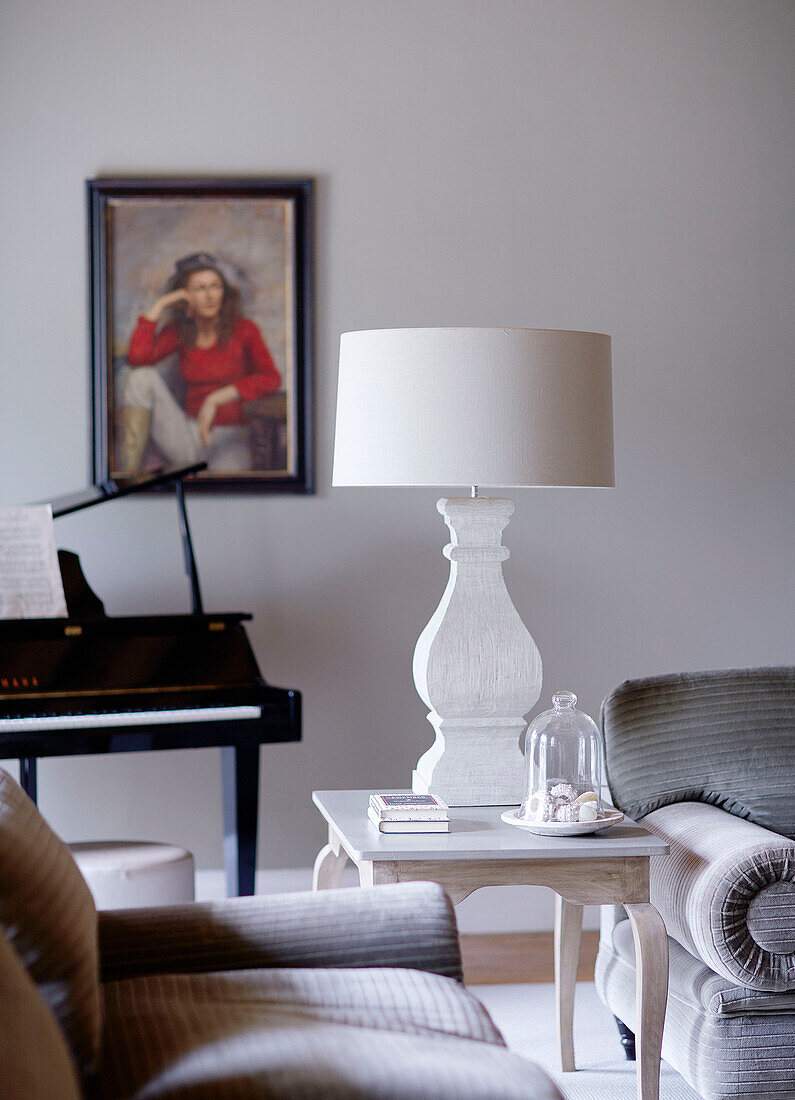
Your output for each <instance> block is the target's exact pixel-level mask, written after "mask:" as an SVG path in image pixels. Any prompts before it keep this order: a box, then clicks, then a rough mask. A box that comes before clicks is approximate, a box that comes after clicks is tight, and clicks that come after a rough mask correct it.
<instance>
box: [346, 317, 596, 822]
mask: <svg viewBox="0 0 795 1100" xmlns="http://www.w3.org/2000/svg"><path fill="white" fill-rule="evenodd" d="M332 484H333V485H335V486H342V485H371V486H373V485H393V486H396V485H404V486H408V485H411V486H466V487H469V489H470V496H469V497H453V498H447V497H443V498H442V499H441V500H439V501H438V503H437V505H436V507H437V509H438V511H439V512H440V513H441V514H442V516H443V517H444V520H445V523H446V524H447V526H448V527H449V529H450V536H451V538H450V542H449V544H448V545H447V546H446V547H445V548H444V554H445V557H447V558H448V559H449V561H450V578H449V581H448V584H447V587H446V589H445V591H444V594H443V595H442V598H441V602H440V603H439V606H438V607H437V608H436V611H435V612H434V614H433V615H432V616H431V619H430V621H429V623H428V625H427V626H426V627H425V629H424V631H423V632H422V634H421V635H420V638H419V640H418V642H417V646H416V649H415V651H414V683H415V685H416V688H417V691H418V693H419V695H420V698H421V699H422V700H423V702H424V703H425V704H426V706H428V707H429V708H430V713H429V715H428V720H429V721H430V723H431V725H432V726H433V728H434V730H435V731H436V739H435V741H434V743H433V745H432V746H431V747H430V748H429V749H428V751H427V752H425V753H424V754H423V755H422V756H421V757H420V759H419V761H418V762H417V766H416V769H415V770H414V774H413V780H412V787H413V789H414V791H416V792H421V793H431V794H434V795H436V796H437V797H439V798H441V799H443V800H444V801H445V802H447V804H448V805H451V806H505V805H516V804H518V803H519V802H521V800H522V791H523V776H524V760H523V757H522V752H521V748H520V741H521V736H522V733H523V732H524V730H525V727H526V719H525V715H526V714H527V713H528V712H529V711H530V709H531V708H532V706H533V705H534V703H535V702H536V700H537V699H538V696H539V694H540V692H541V658H540V656H539V653H538V650H537V648H536V645H535V642H534V641H533V639H532V637H531V636H530V634H529V632H528V630H527V628H526V627H525V626H524V624H523V623H522V620H521V619H520V617H519V614H518V613H517V611H516V609H515V607H514V606H513V604H512V602H511V599H510V597H509V595H508V591H507V589H506V587H505V582H504V580H503V575H502V563H503V561H505V560H506V559H507V558H508V557H509V554H510V551H509V550H508V549H507V548H506V547H504V546H503V545H502V531H503V529H504V528H505V527H506V525H507V524H508V521H509V518H510V516H511V514H512V513H513V511H514V505H513V502H512V501H510V500H506V499H504V498H501V497H490V496H481V495H479V490H480V489H482V488H484V487H487V486H488V487H497V486H501V487H506V488H513V487H520V486H609V485H613V484H614V481H613V410H612V388H611V362H610V337H609V336H604V335H601V334H599V333H593V332H569V331H560V330H555V329H530V328H524V329H517V328H513V329H511V328H410V329H375V330H370V331H364V332H346V333H344V334H343V336H342V338H341V341H340V365H339V384H338V393H337V422H336V437H335V443H334V472H333V478H332Z"/></svg>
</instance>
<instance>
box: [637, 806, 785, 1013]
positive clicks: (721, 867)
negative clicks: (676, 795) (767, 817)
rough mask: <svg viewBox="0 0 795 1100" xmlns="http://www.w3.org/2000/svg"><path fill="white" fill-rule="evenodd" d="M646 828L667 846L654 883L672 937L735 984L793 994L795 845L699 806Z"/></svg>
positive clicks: (653, 820) (677, 809)
mask: <svg viewBox="0 0 795 1100" xmlns="http://www.w3.org/2000/svg"><path fill="white" fill-rule="evenodd" d="M643 825H644V826H645V827H646V828H647V829H649V830H650V831H651V832H653V833H656V835H657V836H660V837H663V838H664V839H665V840H667V841H668V843H669V844H670V851H669V853H668V854H667V855H665V856H660V857H658V858H656V859H654V860H652V862H651V882H650V893H651V901H652V904H653V905H655V906H656V907H657V908H658V909H659V911H660V913H661V914H662V917H663V919H664V920H665V924H666V927H667V929H668V932H669V934H670V935H671V936H673V937H674V939H676V940H678V942H679V943H680V944H682V945H683V946H684V947H686V948H687V949H688V951H690V953H691V954H693V955H695V956H697V957H698V958H699V959H701V960H702V961H703V962H705V963H706V964H707V965H708V966H709V967H711V968H712V970H713V971H714V972H715V973H716V974H719V975H721V976H722V977H724V978H727V979H728V980H729V981H730V982H732V983H734V984H737V985H741V986H747V987H748V988H749V989H756V990H763V991H766V992H769V993H784V992H786V991H788V990H795V841H792V840H787V839H786V838H784V837H782V836H779V835H778V834H776V833H771V832H769V831H768V830H767V829H762V828H760V827H759V826H758V825H753V824H751V822H749V821H743V820H741V819H740V818H737V817H734V816H732V815H731V814H727V813H725V812H724V811H723V810H719V809H717V808H716V807H715V806H707V805H704V804H703V803H699V802H686V803H680V804H678V805H673V806H664V807H662V808H661V809H659V810H655V811H654V813H651V814H649V815H648V816H647V817H646V818H644V820H643Z"/></svg>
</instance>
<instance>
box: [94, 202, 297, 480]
mask: <svg viewBox="0 0 795 1100" xmlns="http://www.w3.org/2000/svg"><path fill="white" fill-rule="evenodd" d="M110 182H111V181H92V183H93V184H96V185H104V190H103V194H102V196H101V198H102V200H104V203H103V204H104V206H105V209H104V210H103V212H102V213H103V215H104V216H103V217H102V225H103V227H104V229H105V232H104V233H102V234H101V236H102V237H103V240H102V241H101V242H97V240H96V237H97V233H96V232H95V233H94V238H95V239H94V244H95V246H96V245H97V244H98V243H100V244H101V245H102V248H101V252H102V259H103V261H104V265H103V266H104V270H106V271H107V272H108V273H109V276H110V277H109V278H108V279H107V286H104V287H103V286H100V287H98V288H97V290H98V293H96V294H95V295H94V297H95V299H96V298H98V299H99V300H100V301H99V303H97V301H96V300H95V302H94V303H93V309H94V311H95V313H96V310H97V306H98V304H99V305H100V306H101V307H104V309H101V312H102V313H104V317H105V320H106V324H105V329H106V332H105V340H104V341H103V342H102V343H104V344H105V346H106V347H107V348H108V354H107V356H106V359H107V362H106V363H104V364H103V363H102V359H103V356H102V354H101V347H100V348H97V347H96V346H95V349H94V352H95V354H94V360H95V362H94V372H95V394H96V393H97V390H98V389H99V390H101V391H102V392H103V394H104V402H103V404H104V405H105V406H106V407H105V408H104V409H101V410H100V411H101V413H102V414H104V415H100V416H99V418H97V416H96V415H95V424H94V430H95V447H94V455H95V463H96V460H97V459H98V458H99V459H101V458H103V457H104V459H105V463H106V465H107V467H108V469H107V471H105V470H102V469H100V470H98V471H96V472H97V473H98V474H99V475H100V476H101V475H102V474H103V473H106V474H107V476H110V477H113V478H116V479H129V478H137V477H140V476H142V475H144V474H149V473H153V472H155V471H157V470H159V469H164V468H171V467H183V466H188V465H193V464H194V463H197V462H203V463H206V469H205V470H203V471H202V472H201V473H200V474H199V475H198V477H197V481H198V482H199V485H198V487H206V488H216V489H217V488H228V489H232V490H237V489H247V488H256V489H258V490H262V489H264V490H268V489H275V490H281V491H298V492H307V491H311V488H310V484H309V482H310V477H309V461H308V458H309V445H308V444H309V441H308V439H307V427H308V424H307V421H308V417H307V406H308V349H309V333H308V331H307V329H308V324H307V322H308V288H309V285H310V281H309V279H308V277H307V273H306V270H305V263H306V253H307V249H306V247H305V241H302V240H300V239H299V238H298V236H297V233H296V228H297V227H296V220H297V217H296V215H297V210H296V201H295V198H293V197H290V196H285V197H282V196H280V195H267V196H265V195H262V196H260V195H248V194H246V195H239V194H236V193H233V194H230V195H219V196H212V195H210V196H208V195H206V194H204V193H203V192H202V194H200V195H198V194H193V193H191V192H189V193H187V194H176V195H174V194H171V193H170V191H169V188H168V187H167V186H165V185H164V184H162V183H161V184H159V185H152V186H154V187H155V193H154V194H146V193H144V194H137V193H134V194H129V193H127V192H126V191H124V190H123V189H122V193H118V192H119V187H118V185H119V184H120V182H121V181H114V182H115V183H116V184H117V188H116V191H115V193H110V194H109V193H108V192H109V191H112V190H113V189H112V188H110V187H109V183H110ZM127 182H128V183H129V184H130V185H131V186H132V187H133V188H134V187H135V184H136V183H137V184H138V185H139V187H140V181H127ZM301 182H306V181H301ZM250 187H251V185H250V184H249V188H250ZM304 197H305V196H304ZM95 199H96V196H95ZM302 215H303V220H304V221H306V219H307V211H306V210H305V209H304V210H302ZM108 230H110V231H108ZM305 236H306V232H305V229H304V233H303V234H302V237H305ZM301 245H304V247H299V246H301ZM95 251H96V247H95ZM299 258H300V259H301V260H302V265H299ZM300 268H303V269H300ZM94 283H96V279H94ZM96 328H97V326H96V324H95V325H94V330H95V331H96ZM98 372H99V373H100V374H101V376H102V377H101V381H102V382H104V386H103V385H100V386H99V387H98V386H97V384H96V375H97V373H98ZM95 406H96V401H95ZM97 420H99V421H100V423H97ZM103 429H104V434H105V437H106V438H104V439H103V440H101V441H100V444H99V446H98V445H97V439H96V436H97V435H98V434H99V435H102V434H103ZM99 465H102V463H101V462H100V463H99ZM202 482H203V486H202V484H201V483H202ZM191 484H192V483H191Z"/></svg>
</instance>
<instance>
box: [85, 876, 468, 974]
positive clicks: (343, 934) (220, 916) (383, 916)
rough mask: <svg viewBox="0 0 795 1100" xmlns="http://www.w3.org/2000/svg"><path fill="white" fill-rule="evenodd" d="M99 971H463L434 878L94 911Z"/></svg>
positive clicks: (447, 908)
mask: <svg viewBox="0 0 795 1100" xmlns="http://www.w3.org/2000/svg"><path fill="white" fill-rule="evenodd" d="M99 941H100V957H101V964H102V976H103V979H104V980H109V979H117V978H126V977H131V976H134V975H141V974H157V973H162V972H164V971H168V972H169V973H191V972H196V971H207V970H240V969H247V968H253V967H260V966H262V967H287V966H295V967H308V966H323V967H352V966H395V967H411V968H414V969H418V970H427V971H431V972H433V973H436V974H441V975H444V976H447V977H451V978H457V979H459V980H460V979H461V978H462V970H461V954H460V949H459V944H458V933H457V930H456V922H455V915H454V912H453V907H452V905H451V904H450V900H449V898H448V897H447V895H446V894H445V893H444V891H443V890H442V888H441V886H438V885H436V884H435V883H430V882H412V883H398V884H396V885H391V886H378V887H373V888H369V889H350V890H335V891H333V892H331V891H325V890H323V891H320V892H318V893H297V894H283V895H271V896H268V895H260V896H257V897H247V898H230V899H229V900H227V901H222V902H206V903H205V902H201V903H200V902H195V903H193V904H190V905H176V906H159V907H157V908H156V909H124V910H118V911H113V910H111V911H103V912H101V913H100V914H99Z"/></svg>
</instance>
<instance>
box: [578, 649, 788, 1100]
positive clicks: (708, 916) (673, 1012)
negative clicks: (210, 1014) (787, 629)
mask: <svg viewBox="0 0 795 1100" xmlns="http://www.w3.org/2000/svg"><path fill="white" fill-rule="evenodd" d="M601 717H602V730H603V736H604V741H605V756H606V767H607V776H608V783H609V786H610V791H611V795H612V798H613V801H614V803H615V805H616V806H618V807H620V808H621V809H622V810H624V811H625V812H626V813H628V814H629V815H630V816H632V817H634V818H636V819H637V820H639V821H642V823H643V825H644V827H645V828H647V829H649V830H651V831H652V832H653V833H656V834H657V835H658V836H660V837H663V838H664V839H665V840H667V841H668V843H669V845H670V851H669V854H668V855H666V856H661V857H659V859H656V860H653V861H652V866H651V901H652V903H653V904H654V905H655V906H656V907H657V909H658V910H659V911H660V913H661V914H662V917H663V919H664V921H665V924H666V927H667V929H668V935H669V940H670V982H669V996H668V1008H667V1012H666V1020H665V1031H664V1034H663V1047H662V1054H663V1058H664V1059H665V1060H666V1061H667V1062H669V1063H670V1064H671V1065H673V1066H674V1067H675V1068H676V1069H677V1070H678V1071H679V1072H680V1073H681V1074H682V1076H683V1077H684V1078H685V1079H686V1080H687V1081H688V1082H689V1083H690V1084H691V1085H692V1086H693V1088H695V1089H696V1090H697V1091H698V1092H699V1093H700V1095H701V1096H703V1097H704V1098H705V1100H729V1098H732V1100H733V1098H735V1097H744V1098H748V1097H755V1098H760V1100H761V1098H770V1100H785V1098H793V1097H795V669H793V668H790V667H785V668H758V669H742V670H728V671H717V672H704V673H685V674H682V675H676V676H660V677H655V678H652V679H645V680H634V681H628V682H626V683H624V684H622V685H621V686H620V687H619V688H617V689H616V690H615V691H614V692H613V693H612V694H611V695H609V696H608V697H607V699H606V700H605V702H604V704H603V706H602V716H601ZM596 983H597V990H598V992H599V995H600V997H601V998H602V1000H603V1001H604V1003H605V1004H606V1005H607V1006H608V1007H609V1008H610V1010H611V1011H612V1012H613V1014H614V1015H615V1016H616V1018H617V1020H619V1021H620V1022H621V1025H623V1026H622V1031H623V1037H624V1041H625V1045H627V1044H628V1042H629V1041H631V1033H632V1031H633V1030H634V987H635V974H634V952H633V948H632V935H631V931H630V929H629V922H628V920H626V917H625V915H624V914H623V911H622V910H621V909H620V908H618V909H613V908H610V909H607V908H606V909H605V910H604V911H603V919H602V931H601V937H600V946H599V955H598V958H597V963H596Z"/></svg>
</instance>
